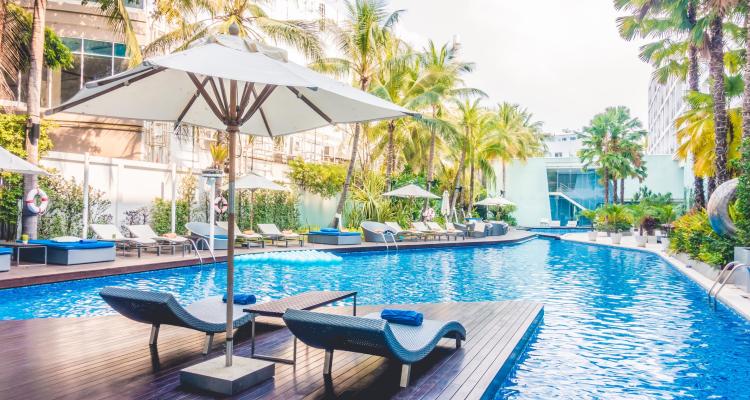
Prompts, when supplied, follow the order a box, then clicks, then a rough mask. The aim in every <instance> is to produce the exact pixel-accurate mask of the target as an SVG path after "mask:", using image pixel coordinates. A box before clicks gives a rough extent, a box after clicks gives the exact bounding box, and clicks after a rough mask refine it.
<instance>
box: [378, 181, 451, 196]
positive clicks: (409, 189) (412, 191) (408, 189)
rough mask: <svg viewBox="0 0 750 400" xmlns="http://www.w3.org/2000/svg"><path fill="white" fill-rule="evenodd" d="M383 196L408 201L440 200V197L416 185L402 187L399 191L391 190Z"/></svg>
mask: <svg viewBox="0 0 750 400" xmlns="http://www.w3.org/2000/svg"><path fill="white" fill-rule="evenodd" d="M383 196H390V197H403V198H406V199H417V198H419V199H439V198H440V197H439V196H436V195H434V194H432V193H430V192H428V191H426V190H424V189H422V188H421V187H419V186H417V185H415V184H413V183H412V184H409V185H406V186H402V187H400V188H398V189H395V190H391V191H390V192H385V193H383Z"/></svg>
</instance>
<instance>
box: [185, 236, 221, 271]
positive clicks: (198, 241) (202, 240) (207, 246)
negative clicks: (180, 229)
mask: <svg viewBox="0 0 750 400" xmlns="http://www.w3.org/2000/svg"><path fill="white" fill-rule="evenodd" d="M188 240H190V244H191V245H193V250H195V254H196V255H198V260H199V261H200V263H201V265H203V257H202V256H201V252H200V250H198V243H201V242H203V243H205V244H206V248H207V249H208V252H209V253H210V254H211V258H212V259H213V260H214V263H213V264H212V265H216V255H215V254H214V249H212V248H211V246H210V245H209V244H208V240H206V238H198V240H193V239H188Z"/></svg>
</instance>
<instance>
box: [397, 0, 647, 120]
mask: <svg viewBox="0 0 750 400" xmlns="http://www.w3.org/2000/svg"><path fill="white" fill-rule="evenodd" d="M389 6H390V7H391V9H392V10H397V9H405V10H406V12H405V13H404V14H403V15H402V18H401V20H400V22H399V24H398V27H397V32H398V33H399V35H400V36H401V37H403V38H404V39H406V40H407V41H408V42H410V43H411V44H412V45H414V46H416V47H418V48H421V47H422V46H423V45H424V43H426V42H427V40H428V39H432V40H433V41H435V42H437V43H445V42H448V41H450V40H451V39H452V38H453V36H454V35H457V37H458V38H459V41H460V43H461V46H462V53H463V55H462V59H464V60H466V61H473V62H475V63H476V70H475V71H474V72H473V73H471V74H469V75H468V76H467V77H466V79H465V80H466V83H467V85H468V86H471V87H476V88H480V89H482V90H484V91H485V92H486V93H487V94H488V95H489V98H488V99H487V100H486V102H487V104H488V105H491V104H495V103H498V102H503V101H508V102H512V103H517V104H520V105H522V106H523V107H525V108H527V109H528V110H529V111H530V112H532V113H533V114H534V117H535V118H536V119H537V120H541V121H543V122H544V130H545V131H546V132H549V133H561V132H562V131H563V130H564V129H570V130H579V129H580V128H581V127H583V126H585V125H586V124H587V123H588V122H589V121H590V120H591V117H593V116H594V115H595V114H597V113H599V112H602V111H604V109H605V108H606V107H608V106H615V105H625V106H627V107H630V109H631V111H632V114H633V116H635V117H638V118H639V119H640V120H641V122H642V123H643V125H644V127H647V126H648V110H647V103H648V84H649V80H650V74H651V67H650V66H649V65H648V64H646V63H644V62H642V61H641V60H640V59H639V58H638V44H637V43H633V42H626V41H625V40H623V39H622V38H620V36H619V35H618V33H617V25H616V22H615V19H616V18H617V11H616V10H615V9H614V6H613V5H612V1H611V0H460V1H456V0H391V1H390V3H389Z"/></svg>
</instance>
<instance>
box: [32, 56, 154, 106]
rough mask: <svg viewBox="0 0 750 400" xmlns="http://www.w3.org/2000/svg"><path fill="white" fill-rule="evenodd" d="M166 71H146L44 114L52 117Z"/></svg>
mask: <svg viewBox="0 0 750 400" xmlns="http://www.w3.org/2000/svg"><path fill="white" fill-rule="evenodd" d="M165 69H166V68H165V67H158V68H154V69H152V70H150V71H146V72H144V73H143V74H141V75H138V76H136V77H135V78H132V79H125V80H123V81H121V82H120V83H118V84H116V85H113V86H111V87H108V88H106V89H104V90H102V91H101V92H97V93H94V94H92V95H91V96H88V97H83V98H80V99H78V100H75V101H71V102H70V103H66V104H61V105H59V106H57V107H55V108H52V109H49V110H47V112H45V113H44V114H45V115H51V114H55V113H58V112H61V111H64V110H67V109H69V108H71V107H75V106H77V105H79V104H81V103H85V102H87V101H89V100H91V99H95V98H97V97H99V96H103V95H105V94H107V93H109V92H111V91H113V90H116V89H119V88H121V87H124V86H128V85H130V84H131V83H133V82H137V81H140V80H141V79H144V78H148V77H149V76H151V75H154V74H156V73H159V72H162V71H164V70H165Z"/></svg>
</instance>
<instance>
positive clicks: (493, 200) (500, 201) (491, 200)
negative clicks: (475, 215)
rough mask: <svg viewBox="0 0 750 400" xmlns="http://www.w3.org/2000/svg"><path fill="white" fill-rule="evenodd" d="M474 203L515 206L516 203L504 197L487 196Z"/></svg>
mask: <svg viewBox="0 0 750 400" xmlns="http://www.w3.org/2000/svg"><path fill="white" fill-rule="evenodd" d="M474 205H477V206H501V207H502V206H515V205H516V203H514V202H512V201H510V200H508V199H506V198H504V197H487V198H486V199H483V200H480V201H478V202H476V203H474Z"/></svg>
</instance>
